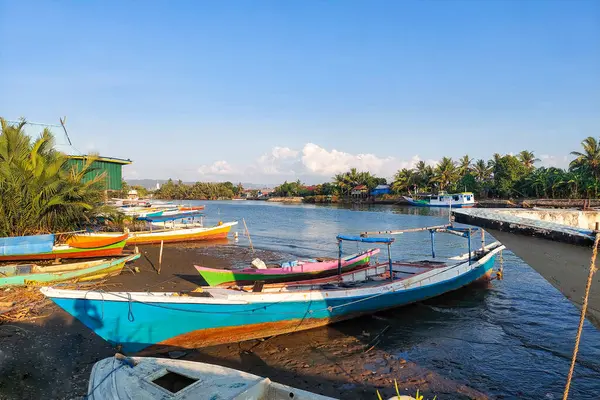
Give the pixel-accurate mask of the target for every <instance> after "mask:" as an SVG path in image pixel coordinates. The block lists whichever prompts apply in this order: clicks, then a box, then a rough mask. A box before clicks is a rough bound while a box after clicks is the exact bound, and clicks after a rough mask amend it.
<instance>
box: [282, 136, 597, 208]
mask: <svg viewBox="0 0 600 400" xmlns="http://www.w3.org/2000/svg"><path fill="white" fill-rule="evenodd" d="M581 147H582V149H581V151H573V152H571V155H572V156H573V160H572V161H571V163H570V164H569V167H568V169H562V168H555V167H549V168H546V167H540V168H536V166H535V163H536V162H538V161H540V160H539V159H538V158H536V157H535V154H534V153H533V152H532V151H528V150H523V151H521V152H520V153H519V154H517V155H511V154H506V155H501V154H498V153H496V154H494V155H493V156H492V158H491V159H490V160H483V159H479V160H474V159H472V158H471V157H469V155H465V156H463V157H461V158H460V159H459V160H458V161H454V160H453V159H452V158H450V157H443V158H442V159H441V160H440V161H439V162H438V163H437V164H435V165H427V164H426V163H425V162H424V161H419V162H418V163H417V165H416V166H415V167H414V168H403V169H401V170H399V171H397V172H396V174H395V175H394V177H393V180H392V182H391V184H390V190H391V192H392V193H393V194H396V195H402V194H415V193H438V192H440V191H447V192H459V191H461V192H462V191H469V192H474V193H475V194H477V195H478V197H480V198H595V197H598V192H599V191H600V184H599V180H600V179H599V178H600V143H599V142H598V140H596V139H595V138H593V137H588V138H586V139H584V140H583V141H582V142H581ZM385 184H387V182H386V179H385V178H381V177H377V176H375V175H372V174H371V173H369V172H366V171H358V170H357V169H356V168H352V169H351V170H350V171H348V172H345V173H342V174H337V175H336V176H334V177H333V178H332V182H326V183H323V184H320V185H314V186H306V185H304V184H302V183H301V182H300V181H299V180H298V181H296V182H287V181H286V182H284V183H283V184H281V185H280V186H278V187H277V188H275V192H274V194H275V195H276V196H283V197H290V196H303V197H306V196H318V195H325V196H327V195H329V196H331V195H337V196H349V195H350V194H351V192H352V190H353V189H355V188H357V187H360V186H365V187H366V188H367V190H368V191H369V192H370V191H371V190H373V189H374V188H375V187H376V186H378V185H385Z"/></svg>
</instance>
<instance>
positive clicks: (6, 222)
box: [0, 118, 108, 237]
mask: <svg viewBox="0 0 600 400" xmlns="http://www.w3.org/2000/svg"><path fill="white" fill-rule="evenodd" d="M25 125H26V122H25V120H21V121H20V122H19V123H17V124H10V123H8V122H7V121H6V120H4V119H3V118H0V128H1V134H0V199H2V201H0V237H3V236H23V235H35V234H41V233H52V232H54V233H56V232H69V231H74V230H77V229H80V228H81V227H82V226H83V225H84V224H86V223H89V222H90V221H93V220H94V219H96V217H97V216H98V215H101V214H102V215H104V216H106V213H107V212H108V210H107V208H106V207H104V206H103V204H104V198H103V196H104V193H103V192H104V188H105V183H106V180H105V176H104V174H100V173H98V172H96V173H94V171H95V170H94V168H93V167H92V163H93V162H94V161H95V160H96V158H95V157H93V156H90V157H87V158H86V159H85V162H84V165H83V167H81V168H78V167H74V166H70V164H69V163H68V158H67V156H66V155H65V154H63V153H61V152H59V151H56V150H55V148H54V137H53V135H52V133H51V132H50V131H49V130H48V129H44V131H43V132H42V133H41V134H40V135H39V136H38V137H37V138H35V139H33V138H31V137H30V136H28V135H27V134H26V133H25V131H24V128H25ZM88 174H90V175H89V176H88ZM84 177H86V179H84Z"/></svg>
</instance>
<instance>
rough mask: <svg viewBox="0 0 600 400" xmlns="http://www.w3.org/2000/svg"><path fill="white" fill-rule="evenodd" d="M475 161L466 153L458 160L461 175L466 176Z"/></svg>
mask: <svg viewBox="0 0 600 400" xmlns="http://www.w3.org/2000/svg"><path fill="white" fill-rule="evenodd" d="M472 162H473V159H472V158H469V155H468V154H465V155H464V156H462V157H461V158H460V160H458V173H459V174H460V176H465V175H466V174H468V173H469V172H471V163H472Z"/></svg>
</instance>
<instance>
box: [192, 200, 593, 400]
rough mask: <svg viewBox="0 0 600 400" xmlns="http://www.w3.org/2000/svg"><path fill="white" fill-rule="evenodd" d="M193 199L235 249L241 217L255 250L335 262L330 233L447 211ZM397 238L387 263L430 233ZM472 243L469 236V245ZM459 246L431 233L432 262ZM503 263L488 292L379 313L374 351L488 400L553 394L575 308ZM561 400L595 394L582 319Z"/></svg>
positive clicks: (415, 255)
mask: <svg viewBox="0 0 600 400" xmlns="http://www.w3.org/2000/svg"><path fill="white" fill-rule="evenodd" d="M187 203H189V202H186V204H187ZM192 203H193V204H196V203H201V204H205V205H206V218H205V221H206V222H207V223H216V222H217V221H218V220H222V221H230V220H239V221H240V225H238V229H237V230H238V232H240V239H239V242H237V245H239V246H247V245H248V241H247V239H246V238H245V237H243V236H242V235H241V233H242V232H243V230H244V228H243V224H242V223H241V222H242V218H245V220H246V223H247V225H248V229H249V231H250V234H251V239H252V242H253V244H254V246H255V247H257V248H263V249H268V250H275V251H282V252H286V253H291V254H295V255H297V256H325V255H328V256H333V257H335V255H336V251H337V243H336V241H335V236H336V235H337V234H338V233H347V234H358V233H359V232H361V231H369V230H370V231H374V230H377V231H379V230H387V229H402V228H410V227H420V226H431V225H439V224H442V223H444V222H446V221H447V220H448V211H447V210H442V209H421V208H412V207H397V206H368V207H363V208H353V209H345V208H338V207H329V206H311V205H282V204H273V203H264V202H252V201H244V202H242V201H230V202H192ZM396 239H397V242H396V243H395V244H394V245H393V248H392V256H393V258H394V259H401V258H408V259H419V258H424V257H430V240H429V233H427V232H422V233H411V234H404V235H398V236H396ZM479 240H480V239H479V237H477V238H476V239H474V240H473V245H474V247H476V246H477V245H478V244H479V243H480V242H479ZM488 242H489V240H488ZM357 247H358V246H357V245H356V244H354V243H348V244H347V245H346V247H345V252H346V253H351V252H355V251H356V250H357ZM360 247H361V248H365V246H364V245H362V244H361V245H360ZM466 249H467V244H466V239H462V238H459V237H455V236H451V235H444V234H437V235H436V252H437V256H438V257H444V256H451V255H456V254H458V253H462V252H463V251H462V250H464V252H466ZM380 258H381V259H383V258H384V257H383V256H381V257H380ZM504 267H505V276H504V280H502V281H493V282H492V283H491V284H490V285H489V287H478V288H469V289H464V290H461V291H458V292H455V293H452V294H449V295H446V296H443V297H440V298H437V299H433V300H430V301H427V302H425V303H424V304H419V305H416V306H411V307H405V308H403V309H399V310H397V311H394V312H392V313H388V315H387V317H388V321H387V322H382V327H384V326H385V325H387V324H390V323H391V324H392V329H390V330H389V332H390V333H389V334H386V340H384V341H382V342H381V344H380V346H382V347H384V348H385V350H387V351H388V352H390V353H393V354H397V355H399V356H402V357H403V358H406V359H409V360H411V361H414V362H417V363H418V364H420V365H422V366H423V367H425V368H428V369H431V370H434V371H436V372H437V373H439V374H440V375H442V376H446V377H448V378H451V379H454V380H456V381H459V382H464V383H465V384H467V385H468V386H471V387H473V388H475V389H477V390H479V391H482V392H484V393H487V394H489V395H490V396H491V397H493V398H517V397H518V398H535V399H560V398H562V391H563V388H564V383H565V379H566V375H567V372H568V369H569V364H570V358H571V352H572V348H573V343H574V337H575V332H576V329H577V324H578V318H579V311H578V310H577V309H576V308H575V307H574V306H572V305H571V304H570V303H569V302H568V301H567V300H566V299H565V298H564V297H563V296H562V295H561V294H560V293H559V292H558V291H557V290H556V289H554V288H553V287H552V286H551V285H550V284H549V283H547V282H546V281H545V280H544V279H543V278H542V277H541V276H539V275H538V274H537V273H536V272H535V271H534V270H533V269H531V268H530V267H529V266H528V265H527V264H525V263H524V262H523V261H521V260H520V259H519V258H517V257H516V256H514V255H513V254H512V253H510V252H508V251H505V252H504ZM390 321H391V322H390ZM346 323H348V324H351V323H352V322H351V321H350V322H346ZM346 323H342V324H341V325H343V324H346ZM338 325H340V324H338ZM570 398H573V399H599V398H600V331H598V330H596V329H595V328H594V327H593V326H592V325H591V324H589V323H588V322H586V325H585V328H584V332H583V336H582V343H581V345H580V350H579V356H578V364H577V366H576V369H575V374H574V379H573V383H572V386H571V397H570Z"/></svg>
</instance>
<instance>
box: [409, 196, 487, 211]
mask: <svg viewBox="0 0 600 400" xmlns="http://www.w3.org/2000/svg"><path fill="white" fill-rule="evenodd" d="M402 197H404V200H406V201H407V202H408V203H409V204H410V205H411V206H416V207H452V208H465V207H473V206H474V205H475V196H474V195H473V193H471V192H463V193H446V192H440V193H439V194H437V195H436V194H428V195H426V196H420V197H421V198H420V199H417V198H413V197H409V196H402Z"/></svg>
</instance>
